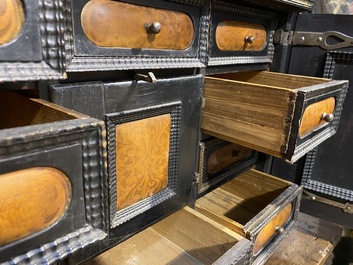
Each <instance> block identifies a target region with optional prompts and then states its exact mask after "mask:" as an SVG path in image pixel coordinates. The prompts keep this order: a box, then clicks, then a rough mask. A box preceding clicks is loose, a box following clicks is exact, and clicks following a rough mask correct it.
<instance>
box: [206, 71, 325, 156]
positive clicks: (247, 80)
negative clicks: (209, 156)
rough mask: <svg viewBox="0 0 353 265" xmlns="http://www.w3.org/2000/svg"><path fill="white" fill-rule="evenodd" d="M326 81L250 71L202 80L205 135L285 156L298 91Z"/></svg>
mask: <svg viewBox="0 0 353 265" xmlns="http://www.w3.org/2000/svg"><path fill="white" fill-rule="evenodd" d="M325 82H329V80H328V79H321V78H305V77H302V76H296V75H286V74H277V73H272V72H266V71H262V72H261V71H260V72H258V71H253V72H245V73H233V74H224V75H216V76H209V77H206V78H205V92H204V97H205V107H204V108H203V109H202V122H201V128H202V129H203V131H204V133H206V134H209V135H212V136H215V137H218V138H221V139H223V140H227V141H230V142H234V143H237V144H240V145H243V146H246V147H249V148H251V149H255V150H257V151H261V152H264V153H266V154H270V155H273V156H276V157H285V154H286V152H287V150H288V144H289V137H290V133H291V128H292V124H293V123H294V122H295V123H299V121H298V120H296V121H294V120H293V117H294V111H295V108H296V99H297V95H298V89H299V88H302V87H306V86H311V85H317V84H323V83H325Z"/></svg>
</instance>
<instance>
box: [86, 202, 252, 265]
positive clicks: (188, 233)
mask: <svg viewBox="0 0 353 265" xmlns="http://www.w3.org/2000/svg"><path fill="white" fill-rule="evenodd" d="M250 248H251V245H250V243H249V241H248V240H246V239H245V238H243V237H241V236H239V235H238V234H237V233H234V232H233V231H231V230H229V229H227V228H226V227H223V226H222V225H220V224H218V223H217V222H214V221H213V220H211V219H209V218H208V217H206V216H204V215H202V214H200V213H198V212H196V211H194V210H192V209H191V208H189V207H185V208H183V209H181V210H179V211H178V212H176V213H174V214H172V215H170V216H168V217H166V218H165V219H163V220H162V221H160V222H158V223H156V224H155V225H153V226H151V227H149V228H147V229H145V230H143V231H141V232H140V233H138V234H136V235H135V236H133V237H131V238H129V239H128V240H126V241H125V242H122V243H120V244H119V245H118V246H116V247H114V248H112V249H111V250H108V251H107V252H105V253H103V254H101V255H100V256H98V257H96V258H94V259H92V260H89V261H87V262H86V263H84V264H85V265H94V264H100V265H105V264H107V265H108V264H124V265H125V264H136V265H140V264H144V265H148V264H151V265H157V264H160V265H165V264H183V265H184V264H198V265H200V264H239V265H242V264H249V260H248V255H249V252H250Z"/></svg>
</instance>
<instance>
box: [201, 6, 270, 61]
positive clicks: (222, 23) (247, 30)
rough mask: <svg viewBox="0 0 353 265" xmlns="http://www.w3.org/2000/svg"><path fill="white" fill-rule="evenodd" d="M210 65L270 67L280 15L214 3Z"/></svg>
mask: <svg viewBox="0 0 353 265" xmlns="http://www.w3.org/2000/svg"><path fill="white" fill-rule="evenodd" d="M211 9H212V23H211V29H210V32H211V38H210V41H211V49H210V53H209V59H208V66H221V65H237V64H269V63H270V62H271V61H272V57H273V52H274V47H273V43H272V42H273V33H274V28H275V26H276V15H275V14H271V13H267V12H264V11H263V10H261V11H260V10H256V9H253V8H248V7H244V6H237V5H233V4H229V3H224V2H220V1H213V2H212V8H211Z"/></svg>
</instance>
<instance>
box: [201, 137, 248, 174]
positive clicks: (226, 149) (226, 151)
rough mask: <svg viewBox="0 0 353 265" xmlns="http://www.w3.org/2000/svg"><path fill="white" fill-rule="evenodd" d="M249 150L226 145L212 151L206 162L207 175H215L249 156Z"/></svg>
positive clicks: (239, 146)
mask: <svg viewBox="0 0 353 265" xmlns="http://www.w3.org/2000/svg"><path fill="white" fill-rule="evenodd" d="M250 153H251V149H249V148H247V147H244V146H241V145H238V144H233V143H230V144H227V145H226V146H223V147H220V148H219V149H217V150H216V151H214V152H213V153H212V154H211V155H210V156H209V158H208V160H207V173H208V174H215V173H217V172H219V171H221V170H222V169H224V168H225V167H227V166H229V165H231V164H233V163H235V162H237V161H239V160H241V159H243V158H246V157H248V156H249V155H250Z"/></svg>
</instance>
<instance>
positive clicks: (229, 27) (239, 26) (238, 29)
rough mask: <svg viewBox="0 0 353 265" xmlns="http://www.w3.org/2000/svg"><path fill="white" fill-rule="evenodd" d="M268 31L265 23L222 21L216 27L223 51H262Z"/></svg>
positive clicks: (217, 39) (219, 46)
mask: <svg viewBox="0 0 353 265" xmlns="http://www.w3.org/2000/svg"><path fill="white" fill-rule="evenodd" d="M266 43H267V31H266V28H265V27H264V26H263V25H260V24H251V23H244V22H236V21H222V22H221V23H219V24H218V25H217V28H216V44H217V47H218V48H219V49H220V50H222V51H262V50H263V49H264V48H265V47H266Z"/></svg>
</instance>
